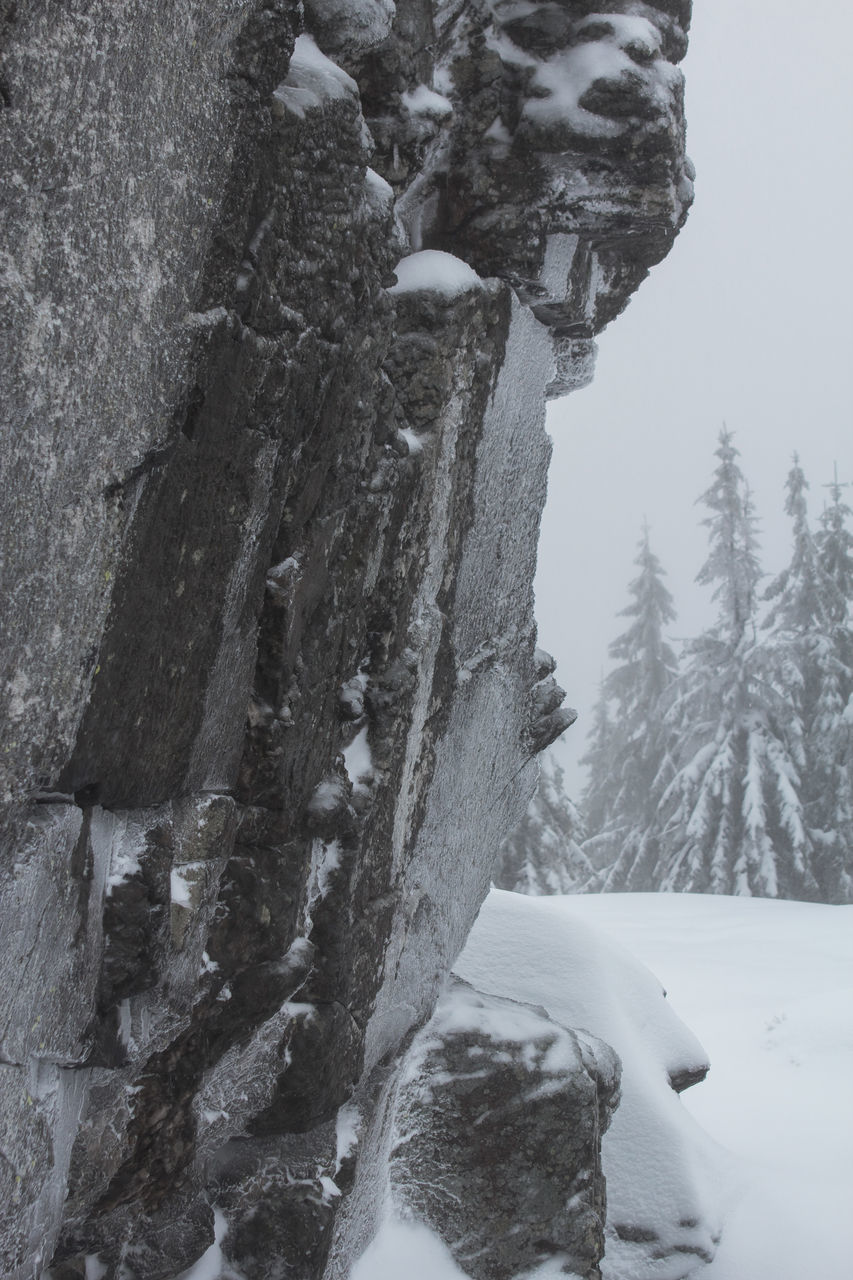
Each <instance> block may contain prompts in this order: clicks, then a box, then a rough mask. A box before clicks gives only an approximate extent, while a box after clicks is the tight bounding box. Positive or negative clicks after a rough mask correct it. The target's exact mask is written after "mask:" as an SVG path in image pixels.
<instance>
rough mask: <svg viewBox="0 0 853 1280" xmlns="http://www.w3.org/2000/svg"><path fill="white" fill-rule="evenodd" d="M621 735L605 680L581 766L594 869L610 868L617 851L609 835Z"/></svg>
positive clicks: (587, 850)
mask: <svg viewBox="0 0 853 1280" xmlns="http://www.w3.org/2000/svg"><path fill="white" fill-rule="evenodd" d="M619 739H620V734H619V732H618V729H617V726H616V725H615V724H614V723H613V721H612V719H611V712H610V702H609V699H608V696H607V692H606V689H605V682H604V678H603V677H602V680H601V683H600V684H599V688H598V700H597V702H596V704H595V707H594V709H593V713H592V726H591V728H590V731H589V734H588V737H587V749H586V752H585V754H584V755H582V756H581V758H580V763H581V764H582V765H583V766H584V767H585V768H586V770H587V779H588V781H587V784H586V787H585V788H584V791H583V795H582V796H581V809H582V811H583V814H584V820H585V826H586V830H587V831H589V832H591V833H592V835H591V839H588V840H586V841H585V842H584V853H585V854H586V855H587V856H588V857H589V859H590V861H591V863H592V864H593V866H594V867H597V868H601V867H609V866H610V864H611V863H612V862H613V859H614V857H615V856H616V853H617V850H616V849H615V848H613V847H611V844H610V842H609V836H605V835H604V833H605V832H609V831H610V829H611V817H612V813H613V805H614V802H615V799H616V780H615V774H614V769H613V758H614V756H615V755H616V754H617V753H618V743H619Z"/></svg>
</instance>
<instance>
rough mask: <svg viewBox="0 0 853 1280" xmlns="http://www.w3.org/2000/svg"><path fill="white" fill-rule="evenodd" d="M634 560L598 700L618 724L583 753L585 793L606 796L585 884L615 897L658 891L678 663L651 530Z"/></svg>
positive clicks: (588, 849) (589, 848)
mask: <svg viewBox="0 0 853 1280" xmlns="http://www.w3.org/2000/svg"><path fill="white" fill-rule="evenodd" d="M634 563H635V564H636V565H637V566H638V568H639V570H640V572H639V574H638V576H637V577H636V578H635V579H634V580H633V582H631V584H630V586H629V588H628V589H629V591H630V593H631V596H632V597H633V598H632V600H631V603H630V604H629V605H627V606H626V608H624V609H623V610H622V613H621V614H620V616H622V617H627V618H631V619H632V622H631V625H630V626H629V628H628V630H627V631H625V632H623V634H622V635H621V636H619V637H617V639H616V640H614V641H613V643H612V644H611V646H610V656H611V658H616V659H617V660H618V661H619V664H620V665H619V666H617V667H616V668H614V670H613V671H611V672H610V674H609V675H608V676H607V678H606V680H605V681H604V685H603V689H602V696H603V698H604V699H605V700H607V701H611V702H612V703H613V704H614V707H615V714H614V722H615V725H614V728H613V730H612V732H611V734H610V741H609V743H608V749H605V750H602V751H596V752H594V753H593V752H588V753H587V756H586V759H587V761H588V763H589V764H590V766H591V774H592V776H591V779H590V786H589V792H590V794H593V795H594V794H596V793H598V792H604V791H605V790H607V794H608V806H607V813H606V815H604V821H603V823H602V824H601V826H600V827H598V828H596V829H595V834H593V835H591V836H590V838H589V839H588V840H587V841H586V843H585V844H584V846H583V851H584V853H585V854H586V855H587V856H588V857H589V859H590V862H591V863H592V864H593V865H594V866H596V867H601V868H602V871H601V873H600V874H599V876H598V877H597V878H596V881H595V882H593V883H592V884H590V885H589V886H588V887H589V888H590V889H599V888H600V889H604V890H611V891H616V892H619V891H622V890H629V889H639V890H654V889H656V888H657V887H658V886H657V885H656V884H655V883H654V873H655V867H656V865H657V861H658V843H659V842H658V831H657V825H656V818H657V807H658V804H659V802H660V798H661V795H662V794H663V791H664V789H665V788H666V785H667V784H668V783H669V782H670V780H671V778H672V774H673V765H672V756H671V743H670V737H671V733H670V728H669V725H668V723H667V722H666V721H665V719H664V711H665V700H666V698H667V696H668V694H669V691H670V689H671V687H672V683H673V680H674V679H675V677H676V674H677V671H678V664H677V660H676V657H675V654H674V652H673V651H672V649H671V648H670V646H669V645H668V644H667V643H666V640H665V639H664V628H665V627H666V625H667V624H668V623H670V622H673V621H674V620H675V609H674V608H673V603H672V596H671V595H670V593H669V591H668V590H667V588H666V587H665V586H664V583H663V577H664V571H663V569H662V568H661V564H660V561H659V560H658V558H657V556H656V555H655V554H654V553H653V551H652V549H651V546H650V544H649V530H648V526H644V528H643V534H642V537H641V538H640V542H639V554H638V555H637V558H636V560H635V561H634ZM605 715H606V707H605ZM599 774H601V775H603V776H596V775H599Z"/></svg>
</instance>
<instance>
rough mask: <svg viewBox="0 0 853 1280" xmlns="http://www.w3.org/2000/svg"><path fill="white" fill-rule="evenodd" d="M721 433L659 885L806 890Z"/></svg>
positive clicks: (749, 557) (794, 726)
mask: <svg viewBox="0 0 853 1280" xmlns="http://www.w3.org/2000/svg"><path fill="white" fill-rule="evenodd" d="M738 456H739V455H738V451H737V449H735V447H734V445H733V443H732V438H731V435H730V433H729V432H728V431H727V430H726V429H725V428H724V429H723V431H722V432H721V433H720V438H719V447H718V449H717V451H716V457H717V458H718V459H719V465H718V466H717V469H716V471H715V473H714V479H713V482H712V484H711V486H710V488H709V489H708V490H707V491H706V493H705V494H703V496H702V498H701V499H700V501H703V502H704V503H705V505H706V506H707V507H708V509H709V511H710V515H709V516H708V517H707V518H706V520H705V521H704V523H705V524H706V525H707V527H708V530H709V554H708V559H707V560H706V562H705V564H704V566H703V567H702V570H701V571H700V573H699V575H698V578H697V581H698V582H700V583H704V584H706V585H709V586H712V587H713V598H714V599H715V600H716V601H717V604H718V607H719V613H718V617H717V621H716V624H715V626H714V627H713V628H712V629H710V630H709V631H707V632H705V633H704V634H703V635H702V636H700V637H699V639H698V640H696V641H695V642H693V643H692V644H691V645H690V647H689V651H688V659H689V662H688V667H687V669H686V671H685V673H684V676H683V677H682V679H681V680H680V681H679V686H678V691H677V697H676V698H675V700H674V702H673V706H672V708H671V710H670V712H669V715H668V720H669V723H670V725H671V726H672V728H673V730H674V732H675V734H676V737H677V739H678V741H679V758H678V770H677V772H676V775H675V777H674V778H673V781H672V782H671V783H670V785H669V787H668V788H667V790H666V792H665V793H664V798H663V801H662V807H661V820H662V822H663V830H662V835H661V844H662V849H661V862H660V866H659V869H658V872H657V876H658V884H659V887H660V888H662V889H665V890H677V891H684V890H687V891H692V892H710V893H734V894H746V895H758V896H764V897H789V898H803V897H807V898H811V897H814V896H816V890H815V885H814V882H813V879H812V876H811V873H810V870H809V862H810V859H811V855H812V845H811V841H810V837H809V833H808V830H807V824H806V821H805V817H804V813H803V805H802V801H801V798H800V795H799V787H800V768H801V767H802V763H803V753H802V738H803V734H802V724H801V722H800V720H799V717H798V714H797V710H796V708H795V707H792V706H791V704H790V703H789V702H788V701H787V700H786V698H785V697H784V696H783V695H782V694H780V693H779V691H778V690H777V688H775V687H774V684H773V681H772V679H771V678H770V677H769V673H768V670H767V652H766V650H764V649H762V646H761V645H760V644H759V643H758V642H757V637H756V619H757V595H758V583H759V579H760V577H761V569H760V565H759V560H758V550H757V545H758V544H757V538H756V532H755V524H756V521H755V517H754V514H753V508H752V501H751V497H750V495H749V491H748V488H747V486H746V483H745V480H744V478H743V475H742V474H741V471H740V468H739V467H738V464H737V458H738Z"/></svg>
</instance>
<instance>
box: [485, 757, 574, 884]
mask: <svg viewBox="0 0 853 1280" xmlns="http://www.w3.org/2000/svg"><path fill="white" fill-rule="evenodd" d="M563 776H564V775H563V770H562V769H561V768H560V765H559V764H558V763H557V760H556V758H555V756H554V755H553V754H552V753H551V752H545V754H544V755H543V757H542V758H541V763H540V773H539V786H538V788H537V790H536V792H535V794H534V796H533V799H532V800H531V801H530V805H529V806H528V809H527V813H526V814H525V815H524V817H523V818H522V820H521V822H520V824H519V825H518V826H517V827H516V829H515V831H513V832H512V834H511V835H510V836H508V837H507V839H506V840H505V841H504V843H503V845H502V846H501V850H500V854H499V856H498V864H497V867H496V870H495V877H494V879H495V884H496V885H497V886H498V888H499V889H511V890H513V891H514V892H515V893H527V894H530V895H531V896H533V897H541V896H543V895H545V894H551V893H573V892H575V891H576V890H577V888H578V886H579V885H580V884H582V883H585V882H586V881H587V880H588V879H589V878H590V876H591V875H592V874H593V868H592V866H591V865H590V863H589V861H588V859H587V858H586V856H585V855H584V853H583V852H582V850H581V848H580V841H581V840H582V839H583V824H582V821H581V818H580V815H579V813H578V811H577V809H576V808H575V806H574V804H573V803H572V802H571V800H570V799H569V798H568V796H567V795H566V792H565V789H564V785H563Z"/></svg>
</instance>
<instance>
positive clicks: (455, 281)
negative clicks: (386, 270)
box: [388, 249, 483, 298]
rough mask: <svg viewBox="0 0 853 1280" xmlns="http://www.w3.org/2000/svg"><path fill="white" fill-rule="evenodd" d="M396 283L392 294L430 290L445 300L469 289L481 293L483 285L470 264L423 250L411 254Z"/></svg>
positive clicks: (398, 269)
mask: <svg viewBox="0 0 853 1280" xmlns="http://www.w3.org/2000/svg"><path fill="white" fill-rule="evenodd" d="M394 270H395V272H396V275H397V283H396V284H395V285H392V286H391V288H390V289H389V290H388V292H389V293H415V292H418V291H420V290H429V291H431V292H432V293H440V294H441V295H442V297H444V298H455V297H456V296H457V295H458V294H460V293H467V291H468V290H469V289H481V288H482V287H483V281H482V280H481V279H480V277H479V276H478V275H477V273H476V271H474V269H473V268H472V267H469V266H468V263H467V262H463V261H462V259H461V258H454V256H453V254H452V253H442V252H441V250H439V249H422V250H421V251H420V253H411V254H409V256H408V257H407V258H403V259H402V260H401V261H400V262H398V263H397V266H396V267H395V268H394Z"/></svg>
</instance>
